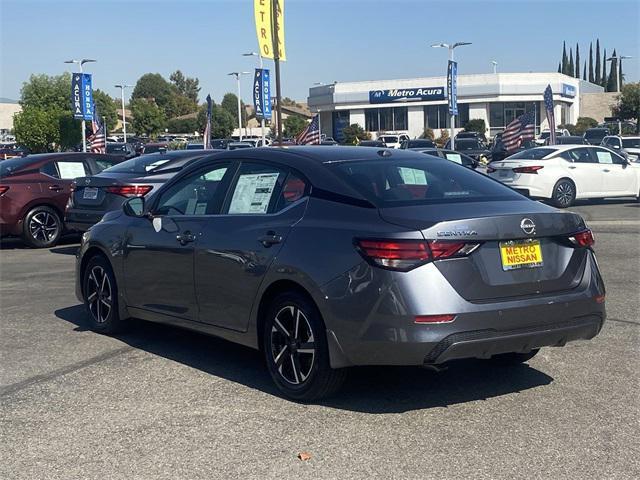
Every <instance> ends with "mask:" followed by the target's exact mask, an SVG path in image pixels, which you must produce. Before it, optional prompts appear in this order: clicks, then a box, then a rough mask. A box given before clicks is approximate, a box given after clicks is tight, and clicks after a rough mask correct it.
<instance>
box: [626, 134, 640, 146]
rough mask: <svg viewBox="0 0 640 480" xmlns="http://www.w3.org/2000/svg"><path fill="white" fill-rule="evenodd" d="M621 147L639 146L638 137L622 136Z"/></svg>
mask: <svg viewBox="0 0 640 480" xmlns="http://www.w3.org/2000/svg"><path fill="white" fill-rule="evenodd" d="M622 147H623V148H640V137H637V138H623V139H622Z"/></svg>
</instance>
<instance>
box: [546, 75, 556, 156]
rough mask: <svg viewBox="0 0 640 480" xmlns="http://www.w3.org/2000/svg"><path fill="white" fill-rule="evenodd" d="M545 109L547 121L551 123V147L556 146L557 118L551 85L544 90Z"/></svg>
mask: <svg viewBox="0 0 640 480" xmlns="http://www.w3.org/2000/svg"><path fill="white" fill-rule="evenodd" d="M544 109H545V110H546V111H547V121H548V122H549V145H555V144H556V117H555V115H554V114H553V92H552V91H551V85H547V88H545V90H544Z"/></svg>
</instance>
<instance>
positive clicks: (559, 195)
mask: <svg viewBox="0 0 640 480" xmlns="http://www.w3.org/2000/svg"><path fill="white" fill-rule="evenodd" d="M551 200H552V201H553V204H554V205H555V206H556V207H558V208H567V207H570V206H571V205H573V202H575V200H576V186H575V184H574V183H573V182H572V181H571V180H568V179H566V178H562V179H560V180H558V182H557V183H556V184H555V185H554V187H553V193H552V197H551Z"/></svg>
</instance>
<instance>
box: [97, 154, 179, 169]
mask: <svg viewBox="0 0 640 480" xmlns="http://www.w3.org/2000/svg"><path fill="white" fill-rule="evenodd" d="M171 159H172V157H169V156H166V155H157V154H153V155H142V156H140V157H136V158H132V159H131V160H127V161H126V162H122V163H119V164H117V165H114V166H113V167H110V168H107V169H106V170H104V172H111V173H141V174H142V173H147V172H149V171H151V170H153V169H154V168H157V167H159V166H160V165H163V164H165V163H167V162H168V161H169V160H171Z"/></svg>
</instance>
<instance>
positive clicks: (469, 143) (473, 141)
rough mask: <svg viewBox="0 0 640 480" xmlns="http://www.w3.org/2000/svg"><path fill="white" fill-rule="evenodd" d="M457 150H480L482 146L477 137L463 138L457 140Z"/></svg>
mask: <svg viewBox="0 0 640 480" xmlns="http://www.w3.org/2000/svg"><path fill="white" fill-rule="evenodd" d="M455 147H456V150H478V149H479V148H482V145H480V142H479V141H478V139H477V138H461V139H459V140H456V143H455Z"/></svg>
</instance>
